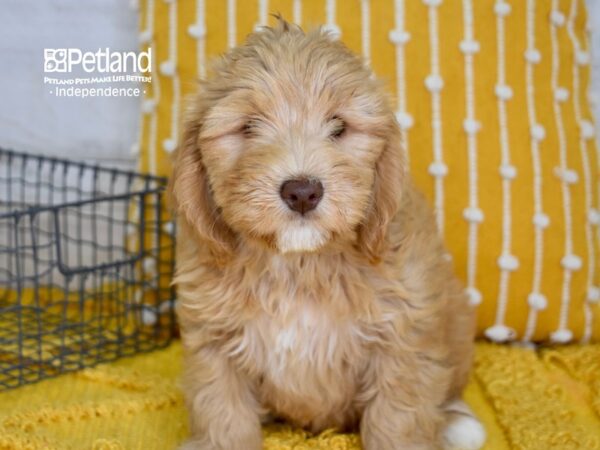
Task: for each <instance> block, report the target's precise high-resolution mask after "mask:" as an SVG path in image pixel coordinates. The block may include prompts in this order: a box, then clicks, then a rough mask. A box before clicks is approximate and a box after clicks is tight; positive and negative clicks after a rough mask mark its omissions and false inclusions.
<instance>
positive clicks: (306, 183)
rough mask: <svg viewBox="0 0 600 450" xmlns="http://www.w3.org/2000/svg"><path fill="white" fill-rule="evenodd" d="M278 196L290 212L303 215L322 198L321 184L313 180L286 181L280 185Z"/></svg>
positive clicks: (313, 207)
mask: <svg viewBox="0 0 600 450" xmlns="http://www.w3.org/2000/svg"><path fill="white" fill-rule="evenodd" d="M279 195H281V198H282V199H283V201H284V202H285V203H286V205H288V207H289V208H290V209H291V210H292V211H296V212H299V213H300V214H302V215H304V214H306V213H307V212H309V211H312V210H313V209H315V208H316V207H317V205H318V204H319V202H320V201H321V199H322V198H323V184H322V183H321V182H320V181H319V180H315V179H295V180H287V181H285V182H284V183H283V184H282V185H281V189H280V191H279Z"/></svg>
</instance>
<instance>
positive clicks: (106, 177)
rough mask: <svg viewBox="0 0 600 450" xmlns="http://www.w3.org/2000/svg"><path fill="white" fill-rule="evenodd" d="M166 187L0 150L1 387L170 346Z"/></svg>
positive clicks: (170, 239)
mask: <svg viewBox="0 0 600 450" xmlns="http://www.w3.org/2000/svg"><path fill="white" fill-rule="evenodd" d="M164 187H165V179H163V178H159V177H153V176H148V175H141V174H138V173H135V172H128V171H123V170H118V169H106V168H101V167H99V166H95V165H89V164H84V163H77V162H72V161H68V160H62V159H56V158H47V157H42V156H35V155H28V154H22V153H17V152H14V151H9V150H3V149H0V390H3V389H7V388H12V387H17V386H20V385H23V384H26V383H30V382H34V381H37V380H41V379H44V378H47V377H50V376H54V375H57V374H60V373H63V372H67V371H73V370H78V369H81V368H84V367H88V366H92V365H94V364H97V363H99V362H103V361H109V360H113V359H116V358H119V357H122V356H126V355H132V354H135V353H138V352H143V351H148V350H152V349H155V348H158V347H162V346H165V345H167V344H168V343H169V341H170V339H171V337H172V336H173V335H174V330H175V318H174V312H173V301H174V300H173V299H174V298H175V296H174V291H173V289H172V287H171V286H170V279H171V276H172V273H173V261H174V230H173V228H174V227H173V224H172V223H171V222H169V221H167V217H166V215H165V213H164V209H165V208H164V192H163V191H164Z"/></svg>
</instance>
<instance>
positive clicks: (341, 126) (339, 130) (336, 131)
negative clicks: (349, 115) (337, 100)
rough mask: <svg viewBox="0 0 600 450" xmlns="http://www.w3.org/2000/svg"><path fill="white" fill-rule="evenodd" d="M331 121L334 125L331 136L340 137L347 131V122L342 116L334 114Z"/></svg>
mask: <svg viewBox="0 0 600 450" xmlns="http://www.w3.org/2000/svg"><path fill="white" fill-rule="evenodd" d="M330 123H331V125H332V130H331V133H330V134H329V136H330V137H331V138H333V139H339V138H341V137H342V136H343V135H344V134H345V133H346V129H347V124H346V122H345V121H344V119H342V118H341V117H340V116H333V117H332V118H331V120H330Z"/></svg>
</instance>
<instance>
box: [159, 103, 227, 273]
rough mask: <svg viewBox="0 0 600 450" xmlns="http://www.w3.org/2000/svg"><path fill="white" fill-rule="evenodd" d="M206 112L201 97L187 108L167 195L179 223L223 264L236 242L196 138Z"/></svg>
mask: <svg viewBox="0 0 600 450" xmlns="http://www.w3.org/2000/svg"><path fill="white" fill-rule="evenodd" d="M206 109H207V107H206V105H204V104H203V102H202V100H201V98H200V97H198V100H197V101H196V103H195V104H192V105H190V108H188V111H187V113H186V119H185V121H184V125H183V135H182V137H181V141H180V143H179V146H178V148H177V151H176V152H175V154H174V158H173V174H172V175H171V178H170V181H169V193H170V201H171V204H172V206H173V208H174V210H175V213H176V214H177V215H178V216H179V219H180V220H182V221H183V223H184V224H185V225H187V226H188V227H189V229H191V230H192V231H193V232H194V235H195V237H196V238H197V239H198V240H199V241H201V243H202V244H203V245H205V246H206V247H207V248H208V249H209V251H210V252H211V253H212V255H213V256H214V258H215V260H216V261H217V262H219V263H224V262H225V261H227V259H228V258H229V257H230V256H231V254H232V252H233V247H234V245H235V238H234V234H233V232H232V230H231V229H230V228H229V227H228V226H227V225H226V224H225V222H224V220H223V218H222V217H221V213H220V211H219V208H218V207H217V205H216V204H215V201H214V199H213V195H212V189H211V186H210V183H209V180H208V175H207V173H206V167H205V166H204V163H203V161H202V149H201V145H200V143H199V137H200V131H201V128H202V123H203V121H204V115H205V113H206Z"/></svg>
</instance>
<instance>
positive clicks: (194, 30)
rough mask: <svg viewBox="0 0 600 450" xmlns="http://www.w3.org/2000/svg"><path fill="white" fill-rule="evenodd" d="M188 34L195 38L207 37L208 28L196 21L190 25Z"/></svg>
mask: <svg viewBox="0 0 600 450" xmlns="http://www.w3.org/2000/svg"><path fill="white" fill-rule="evenodd" d="M188 34H189V35H190V36H191V37H193V38H195V39H202V38H204V37H206V28H205V27H204V25H202V24H201V23H194V24H192V25H190V26H189V27H188Z"/></svg>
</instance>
